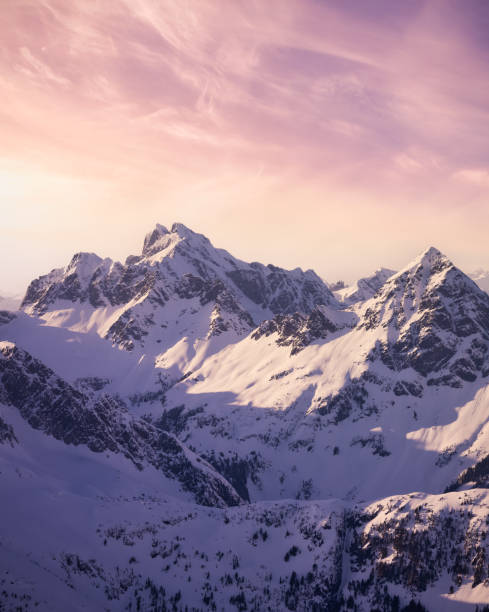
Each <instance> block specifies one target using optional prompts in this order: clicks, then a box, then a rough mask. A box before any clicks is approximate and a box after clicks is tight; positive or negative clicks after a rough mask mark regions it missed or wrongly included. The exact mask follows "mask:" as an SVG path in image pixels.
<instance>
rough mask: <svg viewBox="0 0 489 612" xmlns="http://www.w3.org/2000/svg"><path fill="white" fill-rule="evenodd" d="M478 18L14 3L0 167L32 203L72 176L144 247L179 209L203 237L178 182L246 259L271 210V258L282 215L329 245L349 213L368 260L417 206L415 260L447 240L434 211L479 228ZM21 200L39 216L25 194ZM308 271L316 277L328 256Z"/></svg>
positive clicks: (476, 13) (197, 5)
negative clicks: (145, 238) (259, 222)
mask: <svg viewBox="0 0 489 612" xmlns="http://www.w3.org/2000/svg"><path fill="white" fill-rule="evenodd" d="M488 18H489V6H486V4H484V3H480V2H478V1H477V0H468V1H467V2H465V3H459V2H457V1H456V0H443V1H441V0H429V1H428V0H412V1H410V2H405V3H392V2H390V1H388V0H376V1H375V2H362V3H357V2H352V1H349V0H348V1H345V0H330V1H329V2H316V1H315V0H269V1H267V2H262V1H261V0H247V1H240V0H236V1H235V2H234V1H233V2H227V1H225V0H214V1H211V0H202V1H199V2H191V1H187V0H121V1H120V2H109V1H107V2H66V1H64V0H12V2H11V3H10V5H9V10H8V11H3V12H2V14H1V15H0V27H1V28H2V41H1V42H0V93H1V94H2V107H1V109H0V130H2V136H3V137H2V142H1V143H0V156H2V157H3V158H4V159H8V160H10V162H11V163H12V164H14V165H15V164H20V166H18V167H22V168H25V169H27V168H31V169H32V172H33V173H34V175H35V177H36V178H35V183H36V185H37V186H38V187H39V189H42V187H41V186H42V184H43V181H42V178H41V177H42V176H43V173H44V174H45V177H46V191H49V192H50V193H51V194H52V197H54V198H55V199H56V198H58V205H59V206H60V207H62V206H63V205H64V203H63V201H62V200H63V198H65V197H69V195H68V194H69V189H68V188H67V191H65V187H66V185H65V184H63V188H62V189H61V188H60V190H59V191H58V192H56V193H57V194H58V195H53V191H52V177H53V176H60V175H66V176H67V180H68V182H69V181H70V180H73V188H74V189H79V184H80V183H79V182H77V181H80V180H81V181H82V184H83V185H85V186H87V193H96V194H97V196H96V197H97V198H98V206H97V215H98V218H102V219H103V220H104V222H111V223H120V224H123V223H126V222H127V220H128V219H130V220H131V221H130V227H131V228H133V227H138V228H140V231H141V232H143V233H144V231H145V229H146V225H147V223H148V221H147V219H148V218H151V219H153V216H155V217H158V218H159V220H161V221H162V222H170V221H171V220H172V218H174V217H178V216H180V211H181V210H183V211H184V216H185V220H186V221H187V222H188V223H190V224H192V223H194V224H201V225H202V224H203V225H205V224H206V218H207V217H206V216H205V215H204V214H203V212H202V205H199V195H198V193H197V190H196V189H193V188H192V189H191V190H189V187H188V186H189V184H191V185H192V186H199V188H200V189H201V190H202V193H205V197H204V196H202V198H203V199H205V202H206V207H207V210H208V212H207V216H208V218H209V219H214V221H213V225H212V227H211V233H212V231H213V232H214V237H215V239H216V241H218V242H219V240H220V239H221V240H222V239H224V240H225V239H226V237H228V236H229V235H233V236H234V238H235V240H236V243H237V244H242V246H243V248H245V247H244V244H245V243H244V241H243V242H242V243H240V236H241V235H242V233H243V232H242V229H243V227H248V228H249V231H250V232H254V231H256V227H255V225H254V224H253V221H252V219H253V215H255V214H256V215H259V214H263V215H265V213H264V212H263V211H265V210H266V211H268V212H267V213H266V214H267V215H272V211H273V212H274V213H275V214H276V215H279V216H278V217H277V218H279V219H280V223H281V224H282V227H283V232H285V235H284V234H283V233H282V236H279V234H277V237H276V238H275V237H272V238H268V239H267V240H268V245H269V248H270V249H272V250H273V252H276V253H277V257H278V258H279V259H280V257H282V258H283V260H284V261H285V260H287V261H288V255H286V254H284V252H282V251H280V247H279V246H278V245H279V240H282V239H283V238H284V237H285V238H286V240H288V239H289V238H290V236H291V235H292V234H293V233H294V231H295V228H297V227H298V225H297V224H298V223H301V221H300V219H301V217H300V215H299V217H298V216H297V211H296V210H294V206H296V207H297V210H300V211H301V212H302V213H303V214H304V217H303V224H306V222H307V219H308V218H309V219H311V218H313V219H314V223H313V225H314V229H313V230H311V231H315V232H317V235H318V236H319V234H320V233H321V232H323V233H322V234H321V236H323V237H324V240H326V237H327V239H328V241H329V244H331V245H333V244H336V242H335V240H336V238H335V235H333V230H332V229H331V223H332V222H333V223H334V224H336V227H346V226H348V223H350V225H351V219H352V218H353V219H362V220H363V222H364V226H363V228H362V227H360V225H359V224H358V223H357V224H355V228H358V229H352V230H351V231H350V232H349V233H348V232H346V236H345V238H344V239H345V240H346V241H347V242H348V241H350V242H349V244H350V247H351V248H352V249H354V245H355V244H356V242H355V241H358V240H359V234H360V233H361V232H362V231H364V228H365V223H367V221H368V219H369V218H371V215H370V216H369V214H368V211H371V210H375V214H376V219H377V223H376V224H375V223H372V224H371V226H369V227H368V231H369V232H370V234H369V235H370V236H371V237H372V240H373V239H374V237H375V242H376V247H375V248H376V250H377V251H378V252H376V253H372V257H371V260H370V261H371V265H372V266H375V265H377V264H379V260H378V258H379V257H380V255H382V253H385V254H388V253H389V250H390V249H391V248H393V247H394V246H396V245H397V246H398V245H399V244H402V243H403V242H402V240H404V238H402V240H401V236H404V233H405V229H400V228H409V227H410V224H411V221H412V223H413V224H415V223H416V221H417V219H418V217H416V215H419V212H420V211H421V210H422V211H424V212H423V214H424V215H425V217H426V218H427V219H430V220H432V221H429V222H427V223H426V224H425V226H424V229H423V228H422V229H421V230H419V228H418V232H417V233H416V239H417V240H418V242H419V243H420V246H424V241H426V242H429V243H433V242H436V239H437V236H438V234H439V236H440V241H441V242H443V241H445V242H446V243H447V244H455V243H456V240H457V239H458V238H457V237H458V236H460V231H459V228H460V225H459V222H460V220H459V219H458V218H457V226H455V225H454V226H453V227H446V226H445V227H444V229H443V228H438V229H437V225H436V220H437V219H439V214H440V210H443V211H444V212H445V213H446V211H447V210H450V211H454V210H456V209H457V206H459V205H461V204H462V203H463V206H464V211H465V217H464V220H463V223H464V226H466V227H467V228H469V227H472V228H473V229H472V230H470V231H472V232H473V236H478V235H479V234H478V232H479V228H480V227H481V224H482V222H483V221H485V219H486V217H485V216H484V215H485V213H484V212H483V207H482V206H481V203H480V202H481V198H483V197H484V196H485V195H486V196H487V187H488V178H487V177H488V174H487V168H488V167H489V159H488V147H487V143H488V142H489V84H488V81H487V78H486V73H487V65H488V60H489V43H488V40H487V36H486V35H485V31H484V28H483V24H484V20H486V21H485V22H486V23H487V19H488ZM8 167H10V166H8ZM16 167H17V166H16ZM12 177H13V178H12V181H14V182H15V181H20V180H21V178H20V174H19V172H15V173H13V175H12ZM70 177H71V178H70ZM257 177H259V178H258V179H257ZM22 180H29V172H28V171H27V170H26V176H25V177H24V178H23V179H22ZM100 180H103V182H104V185H105V187H104V190H103V191H100V189H99V188H98V185H99V184H100V183H99V182H100ZM12 181H10V183H9V184H10V188H11V187H12V185H11V183H12ZM91 181H93V185H94V188H93V190H92V189H91V188H90V187H89V185H90V183H91ZM240 185H241V186H242V188H241V189H240V188H239V186H240ZM21 192H22V191H21ZM293 194H294V196H293ZM7 195H8V194H7ZM293 197H295V198H296V199H295V200H294V199H293ZM213 201H214V202H216V204H215V205H213V204H212V202H213ZM8 202H9V200H8V197H7V199H4V204H2V205H3V206H4V207H5V209H6V211H7V213H8V206H9V204H8ZM16 202H17V205H18V202H19V200H18V199H17V200H16ZM134 202H137V207H136V209H135V212H134V213H133V206H134ZM158 202H162V203H164V204H161V208H160V209H158ZM341 202H347V205H343V206H342V205H341ZM281 203H282V204H283V207H285V208H283V210H282V212H281V213H279V212H277V211H278V210H279V209H280V205H281ZM23 206H24V207H25V210H26V211H29V210H33V209H34V208H35V206H36V203H35V202H34V201H31V199H30V197H28V195H27V194H26V195H25V198H24V203H23ZM225 206H227V207H229V209H232V211H233V219H235V221H230V220H229V219H227V218H226V221H224V220H223V216H222V214H221V213H222V210H223V208H222V207H225ZM468 208H469V209H470V214H468V213H467V211H468ZM157 209H158V210H160V213H159V214H158V215H157V214H156V212H155V211H156V210H157ZM121 210H123V211H124V213H123V214H122V213H121ZM250 211H252V212H250ZM260 211H261V212H260ZM116 213H117V214H116ZM26 214H27V213H26ZM342 215H344V218H343V216H342ZM27 216H28V215H27ZM4 217H5V215H4ZM16 218H17V217H16ZM60 218H64V217H62V216H61V217H60ZM445 218H446V219H448V217H446V216H445ZM450 218H453V219H455V217H450ZM118 219H119V220H120V222H119V221H117V220H118ZM267 219H268V220H269V221H270V222H271V219H272V217H271V216H267ZM288 219H291V220H292V219H293V220H294V221H293V222H292V221H290V223H289V221H288ZM379 219H382V220H383V221H382V223H380V222H379V221H378V220H379ZM154 220H158V219H154ZM50 222H51V223H52V222H53V218H51V217H50ZM60 223H61V221H60ZM63 223H65V221H63ZM233 223H234V225H233ZM345 224H346V226H345ZM386 224H387V226H388V227H382V225H386ZM121 227H122V225H121ZM304 227H305V225H304ZM413 227H414V225H413ZM212 228H214V229H213V230H212ZM233 228H234V229H233ZM202 229H205V228H202ZM121 231H127V232H129V229H128V228H126V226H124V227H122V230H121ZM429 232H431V234H433V232H435V233H436V234H437V235H436V236H432V235H428V234H429ZM467 232H469V229H467ZM68 242H69V241H68ZM109 242H110V241H109ZM299 243H300V240H299V242H298V243H297V245H298V247H297V248H300V244H299ZM104 244H107V242H105V243H104ZM119 245H120V240H119V241H117V240H115V239H114V241H113V242H112V243H110V244H109V245H108V248H110V249H114V250H115V251H117V249H118V248H119ZM228 246H231V245H228ZM440 246H443V245H440ZM5 248H10V249H12V248H16V247H15V245H14V244H10V245H8V246H6V247H5ZM53 248H54V247H53ZM66 248H68V246H66ZM121 248H122V247H121ZM304 248H306V247H304ZM335 248H336V249H339V247H338V246H336V247H335ZM372 248H373V247H372ZM407 248H408V247H407V246H406V249H405V250H407ZM467 248H469V247H467ZM277 249H278V250H277ZM470 249H472V251H471V252H474V253H475V251H476V250H477V249H479V250H478V251H477V252H478V253H479V254H480V253H481V249H482V247H481V248H479V247H477V241H476V240H471V241H470ZM272 250H271V251H270V253H272ZM335 252H336V253H339V251H338V250H336V251H335ZM410 254H411V253H409V255H410ZM311 257H312V258H313V261H310V262H309V265H316V266H317V267H318V268H319V269H320V271H322V272H323V273H324V274H327V273H328V269H329V268H328V266H330V265H332V264H329V263H328V262H329V258H325V257H323V256H322V255H321V256H320V255H316V256H313V255H311ZM401 257H402V255H401ZM474 257H475V255H474ZM270 258H272V257H271V255H270ZM326 259H327V260H328V261H326ZM291 263H292V262H291ZM380 263H389V262H387V261H385V260H383V262H380ZM482 263H483V262H482ZM391 265H396V263H395V262H391ZM338 274H340V271H335V273H334V276H335V277H336V276H338Z"/></svg>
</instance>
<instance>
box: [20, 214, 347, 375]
mask: <svg viewBox="0 0 489 612" xmlns="http://www.w3.org/2000/svg"><path fill="white" fill-rule="evenodd" d="M319 304H324V305H329V306H331V307H333V308H339V305H338V303H337V301H336V299H335V298H334V296H333V294H332V293H331V291H330V290H329V289H328V287H327V286H326V284H325V283H324V282H323V281H322V280H321V279H320V278H319V277H318V276H317V275H316V274H315V273H314V272H313V271H312V270H308V271H306V272H303V271H302V270H301V269H299V268H297V269H295V270H291V271H286V270H283V269H281V268H278V267H276V266H272V265H268V266H264V265H262V264H259V263H251V264H248V263H245V262H242V261H240V260H238V259H236V258H234V257H233V256H231V255H230V254H229V253H228V252H227V251H224V250H222V249H216V248H214V247H213V246H212V244H211V243H210V242H209V240H208V239H207V238H206V237H205V236H203V235H201V234H197V233H195V232H193V231H192V230H190V229H188V228H187V227H185V226H184V225H182V224H180V223H175V224H174V225H173V226H172V228H171V230H170V231H169V230H167V229H166V228H165V227H163V226H162V225H157V226H156V228H155V229H154V230H153V231H152V232H150V233H149V234H148V235H147V236H146V238H145V240H144V245H143V250H142V253H141V255H140V256H129V257H128V258H127V260H126V262H125V264H121V263H119V262H113V261H111V260H110V259H101V258H100V257H98V256H97V255H94V254H91V253H78V254H77V255H75V256H74V257H73V259H72V261H71V262H70V264H69V265H68V266H67V267H66V268H60V269H57V270H53V271H52V272H50V273H49V274H47V275H46V276H42V277H40V278H38V279H36V280H35V281H33V282H32V283H31V284H30V286H29V288H28V290H27V293H26V295H25V297H24V300H23V302H22V309H23V310H24V311H25V312H26V313H28V314H30V315H34V316H38V317H40V318H41V319H42V320H43V321H44V322H45V323H46V324H47V325H50V326H55V327H64V328H67V329H70V330H71V331H78V332H82V333H87V332H94V333H97V334H98V335H99V336H101V337H103V338H107V339H108V340H109V341H110V342H111V343H112V344H114V345H116V346H118V347H120V348H123V349H125V350H128V351H135V352H137V353H138V354H139V356H140V357H141V356H142V355H146V356H151V359H154V358H155V356H156V357H157V358H159V360H160V362H162V363H164V364H165V367H166V368H167V369H170V368H173V370H174V376H175V377H177V378H178V377H179V375H181V373H182V371H183V370H184V369H185V368H187V367H189V364H190V363H191V362H192V361H193V362H194V363H195V362H202V361H203V359H205V357H206V356H207V355H208V354H210V353H212V352H214V351H216V350H218V349H219V348H221V347H222V346H224V345H226V344H229V343H232V342H235V341H236V340H237V339H239V338H241V337H243V336H244V335H246V334H248V333H249V332H250V331H251V330H252V329H253V328H254V327H255V326H256V325H257V324H259V323H261V322H262V321H263V320H265V319H267V318H270V317H271V316H273V315H274V314H278V313H293V312H296V311H299V312H303V313H309V312H310V311H311V310H313V309H314V308H315V307H316V306H317V305H319Z"/></svg>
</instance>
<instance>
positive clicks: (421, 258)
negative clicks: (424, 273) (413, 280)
mask: <svg viewBox="0 0 489 612" xmlns="http://www.w3.org/2000/svg"><path fill="white" fill-rule="evenodd" d="M440 261H446V262H449V259H448V257H447V256H446V255H444V254H443V253H442V252H441V251H439V250H438V249H437V248H435V247H432V246H431V247H428V248H427V249H425V250H424V251H423V252H422V253H421V254H420V255H418V257H416V259H415V260H414V262H413V263H414V264H422V265H429V266H432V265H433V264H434V263H437V262H440Z"/></svg>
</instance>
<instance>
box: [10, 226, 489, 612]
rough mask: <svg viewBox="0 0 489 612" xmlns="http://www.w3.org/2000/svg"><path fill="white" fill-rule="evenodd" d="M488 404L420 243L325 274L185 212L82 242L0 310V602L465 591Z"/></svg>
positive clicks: (365, 602)
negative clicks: (108, 251)
mask: <svg viewBox="0 0 489 612" xmlns="http://www.w3.org/2000/svg"><path fill="white" fill-rule="evenodd" d="M476 280H477V281H478V282H479V280H480V279H478V278H476ZM488 418H489V295H488V294H487V293H485V291H483V290H482V289H481V288H480V287H478V286H477V284H476V283H475V282H474V281H473V280H471V278H469V277H468V276H467V275H465V274H464V273H463V272H462V271H460V270H459V269H457V268H456V267H455V266H454V265H453V264H452V262H450V261H449V260H448V259H447V258H446V257H445V256H444V255H443V254H442V253H440V252H439V251H437V250H436V249H434V248H430V249H428V250H426V251H425V252H424V253H422V254H421V255H420V256H419V257H417V258H416V259H415V260H414V261H412V262H411V263H409V264H408V265H407V266H406V267H405V268H403V269H402V270H401V271H399V272H397V273H395V272H393V271H392V270H386V269H379V270H378V271H377V272H376V273H375V274H374V275H373V276H372V277H369V278H367V279H362V280H361V281H358V283H357V284H356V286H355V287H352V288H343V289H338V290H335V291H334V292H332V291H331V290H330V288H329V287H328V285H327V284H326V283H324V282H323V281H322V280H321V279H320V278H319V277H318V276H317V275H316V274H315V273H314V272H312V271H310V270H308V271H305V272H304V271H302V270H301V269H295V270H292V271H287V270H283V269H281V268H278V267H275V266H272V265H268V266H264V265H262V264H259V263H256V262H255V263H251V264H249V263H246V262H242V261H240V260H238V259H236V258H234V257H233V256H232V255H230V254H229V253H227V252H226V251H223V250H222V249H216V248H215V247H213V246H212V244H211V243H210V242H209V241H208V239H207V238H205V237H204V236H202V235H200V234H197V233H195V232H193V231H192V230H190V229H188V228H186V227H185V226H183V225H182V224H174V225H173V226H172V228H171V229H170V230H168V229H167V228H165V227H164V226H161V225H157V226H156V228H155V229H154V230H153V231H152V232H150V233H149V234H148V235H147V236H146V238H145V240H144V245H143V250H142V253H141V255H137V256H129V257H128V258H127V259H126V262H125V263H123V264H122V263H119V262H114V261H112V260H110V259H102V258H100V257H98V256H97V255H95V254H89V253H79V254H77V255H75V256H74V257H73V259H72V261H71V262H70V263H69V264H68V266H67V267H66V268H59V269H57V270H53V271H52V272H50V273H49V274H47V275H46V276H43V277H40V278H38V279H36V280H34V281H33V282H32V283H31V284H30V286H29V287H28V289H27V292H26V295H25V297H24V299H23V301H22V304H21V308H20V310H18V311H17V310H16V311H9V310H2V311H0V488H1V491H2V500H3V502H2V506H1V508H2V509H1V520H0V610H1V611H3V610H5V611H7V610H49V611H51V610H53V611H55V610H60V611H65V610H101V611H102V610H114V611H115V610H154V611H156V610H235V609H236V610H257V611H258V610H260V611H261V610H274V611H275V610H304V611H306V610H318V611H319V610H331V611H340V610H344V611H345V612H346V611H347V610H359V611H363V610H365V611H369V610H374V609H375V610H385V611H388V612H390V611H396V610H403V609H405V610H415V609H417V610H423V609H425V610H434V611H437V610H440V611H443V610H461V611H465V610H472V611H474V610H475V607H476V606H477V605H479V606H482V605H483V604H488V603H489V550H488V544H487V542H486V539H487V530H488V525H489V505H488V503H489V497H488V496H489V493H488V489H487V488H486V487H487V483H488V482H489V425H488ZM409 606H410V607H409ZM416 606H417V607H416Z"/></svg>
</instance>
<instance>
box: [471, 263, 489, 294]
mask: <svg viewBox="0 0 489 612" xmlns="http://www.w3.org/2000/svg"><path fill="white" fill-rule="evenodd" d="M469 276H470V278H471V279H472V280H473V281H475V282H476V283H477V284H478V285H479V287H480V288H481V289H482V290H483V291H485V292H486V293H489V271H487V270H483V269H482V268H481V269H479V270H476V271H475V272H472V273H470V274H469Z"/></svg>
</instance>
